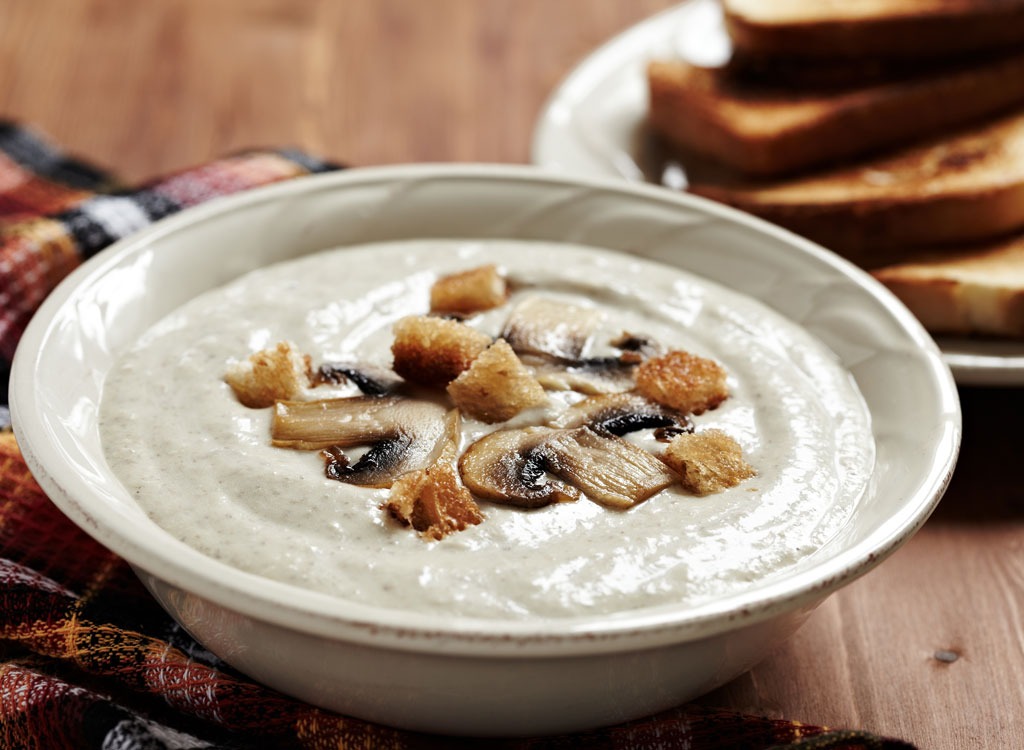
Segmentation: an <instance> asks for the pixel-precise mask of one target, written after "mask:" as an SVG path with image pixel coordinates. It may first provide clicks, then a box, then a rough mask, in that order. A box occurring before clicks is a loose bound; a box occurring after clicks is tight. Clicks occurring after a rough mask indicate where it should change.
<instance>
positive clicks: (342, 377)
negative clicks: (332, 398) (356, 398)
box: [313, 362, 401, 396]
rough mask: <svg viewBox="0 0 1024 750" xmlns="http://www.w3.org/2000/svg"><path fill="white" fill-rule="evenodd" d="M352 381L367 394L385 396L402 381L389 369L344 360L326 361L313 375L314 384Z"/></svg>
mask: <svg viewBox="0 0 1024 750" xmlns="http://www.w3.org/2000/svg"><path fill="white" fill-rule="evenodd" d="M345 383H351V384H352V385H354V386H355V387H356V388H358V389H359V390H360V391H361V392H362V393H364V394H366V395H367V396H384V395H387V394H388V393H391V392H392V391H394V390H395V388H396V387H397V386H398V385H399V384H400V383H401V379H400V378H399V377H398V376H397V375H395V374H394V373H392V372H391V371H389V370H384V369H374V368H370V367H367V366H365V365H363V366H359V365H352V364H346V363H343V362H324V363H323V364H322V365H320V367H319V369H317V371H316V374H315V375H314V376H313V384H314V385H344V384H345Z"/></svg>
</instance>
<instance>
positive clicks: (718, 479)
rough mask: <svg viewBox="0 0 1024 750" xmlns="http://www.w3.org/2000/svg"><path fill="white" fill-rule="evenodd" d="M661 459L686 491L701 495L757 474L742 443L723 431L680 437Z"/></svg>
mask: <svg viewBox="0 0 1024 750" xmlns="http://www.w3.org/2000/svg"><path fill="white" fill-rule="evenodd" d="M661 459H662V460H663V461H664V462H665V463H666V464H668V466H669V468H670V469H672V470H673V471H675V472H676V473H677V474H679V475H680V477H681V478H682V485H683V488H684V489H686V490H687V491H688V492H692V493H693V494H695V495H700V496H704V495H710V494H712V493H715V492H721V491H722V490H724V489H727V488H729V487H735V486H736V485H738V484H739V483H740V482H742V481H743V480H744V479H749V478H750V477H752V476H754V475H755V474H757V472H756V471H755V470H754V468H753V467H752V466H750V464H748V463H747V462H746V461H745V460H744V459H743V450H742V448H740V445H739V443H737V442H736V441H735V440H733V439H732V438H731V437H729V436H728V435H727V434H725V433H724V432H722V431H721V430H705V431H704V432H698V433H683V434H681V435H677V436H676V437H675V438H673V440H672V442H671V443H669V444H668V447H667V448H665V452H664V453H662V455H661Z"/></svg>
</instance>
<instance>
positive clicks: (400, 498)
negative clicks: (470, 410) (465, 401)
mask: <svg viewBox="0 0 1024 750" xmlns="http://www.w3.org/2000/svg"><path fill="white" fill-rule="evenodd" d="M459 421H460V420H459V412H458V411H457V410H455V409H453V410H452V411H451V412H449V414H448V418H447V420H446V430H447V435H446V437H445V439H444V440H442V441H441V443H442V445H441V449H440V452H439V455H438V456H437V458H436V459H435V460H434V462H433V463H432V464H431V465H430V466H428V467H427V468H425V469H419V470H417V471H410V472H409V473H407V474H404V475H402V476H401V477H399V478H398V479H397V480H395V483H394V484H393V485H392V487H391V496H390V497H389V498H388V501H387V502H386V503H384V505H383V506H382V507H383V509H384V510H386V511H387V512H388V513H389V514H390V515H391V517H392V518H394V519H395V520H397V521H398V522H399V523H402V524H404V525H406V526H412V528H414V529H415V530H416V531H418V532H420V534H422V535H423V536H424V537H428V538H432V539H443V538H444V537H445V536H447V535H448V534H450V533H452V532H454V531H462V530H463V529H465V528H466V527H467V526H470V525H475V524H478V523H480V522H481V521H482V520H483V518H484V517H483V514H482V513H480V508H479V506H478V505H477V504H476V501H475V500H474V499H473V496H472V495H470V494H469V490H467V489H466V488H465V487H464V486H463V484H462V483H461V482H460V481H459V473H458V471H457V470H456V468H455V458H456V456H457V455H458V438H459Z"/></svg>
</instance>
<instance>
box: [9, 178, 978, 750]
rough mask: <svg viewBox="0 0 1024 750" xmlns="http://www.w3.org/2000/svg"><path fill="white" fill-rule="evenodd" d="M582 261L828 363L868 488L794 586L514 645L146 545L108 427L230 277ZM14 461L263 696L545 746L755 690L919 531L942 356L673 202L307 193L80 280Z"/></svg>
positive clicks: (18, 379) (53, 324) (187, 231)
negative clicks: (510, 251) (724, 309)
mask: <svg viewBox="0 0 1024 750" xmlns="http://www.w3.org/2000/svg"><path fill="white" fill-rule="evenodd" d="M429 237H444V238H476V239H488V238H514V239H527V240H529V239H537V240H547V241H564V242H573V243H580V244H584V245H592V246H596V247H600V248H608V249H612V250H619V251H623V252H629V253H634V254H636V255H638V256H641V257H645V258H650V259H653V260H657V261H660V262H662V263H667V264H670V265H674V266H677V267H679V268H683V269H685V270H687V271H690V272H693V273H697V274H699V275H702V276H704V277H706V278H708V279H711V280H712V281H716V282H718V283H721V284H724V285H726V286H728V287H731V288H733V289H735V290H737V291H740V292H742V293H745V294H747V295H750V296H753V297H755V298H757V299H759V300H761V301H762V302H764V303H765V304H767V305H768V306H770V307H771V308H774V309H775V310H776V311H777V312H779V313H781V314H782V315H784V316H786V317H787V318H789V319H791V320H793V321H795V322H797V323H800V324H802V325H803V326H804V327H805V328H806V329H807V330H808V331H810V332H811V333H812V334H814V335H815V336H817V337H818V338H820V339H821V340H822V341H823V342H824V343H825V344H826V345H827V346H828V347H830V348H831V349H832V350H833V352H835V353H836V355H837V356H838V357H839V359H840V361H841V362H842V364H843V366H845V367H846V368H847V369H848V370H849V372H850V374H851V377H853V378H854V380H855V381H856V384H857V386H858V387H859V389H860V390H861V392H862V394H863V396H864V398H865V401H866V403H867V405H868V409H869V410H870V415H871V420H872V430H873V433H874V440H875V445H876V451H877V453H876V466H875V471H874V474H873V477H872V480H871V482H870V485H869V487H868V490H867V493H866V494H865V496H864V498H863V499H862V501H861V502H860V503H859V505H858V507H857V509H856V511H855V513H854V516H853V518H852V520H851V521H850V523H849V524H847V526H846V527H845V528H844V529H843V530H842V532H841V533H840V534H839V535H838V536H837V537H836V538H834V539H833V540H832V541H831V542H829V543H828V544H826V545H825V547H823V548H822V549H821V550H819V551H818V552H817V553H815V556H814V564H813V565H807V566H802V567H801V568H800V569H799V570H797V571H794V573H793V574H792V575H787V576H783V577H781V578H777V579H774V580H773V581H771V582H770V583H762V584H754V585H752V586H750V588H749V589H747V590H744V591H742V592H740V593H738V594H735V595H731V596H729V597H723V598H720V599H716V600H713V601H710V602H707V603H705V604H702V605H700V606H696V607H690V608H684V607H681V606H679V605H673V604H672V603H671V602H666V603H665V604H664V605H663V606H659V607H653V608H647V609H640V610H635V611H630V612H625V613H621V614H615V615H608V616H601V617H593V616H591V617H582V616H581V617H570V618H561V619H549V620H526V621H518V622H505V621H502V620H473V619H469V618H453V617H441V616H437V615H415V614H409V613H401V612H396V611H393V610H382V609H374V608H372V607H369V606H366V605H364V604H360V603H359V602H353V601H344V600H341V599H336V598H333V597H330V596H328V595H325V594H318V593H315V592H312V591H306V590H303V589H299V588H296V587H293V586H289V585H286V584H283V583H276V582H273V581H268V580H266V579H263V578H260V577H258V576H255V575H251V574H247V573H243V572H241V571H238V570H236V569H234V568H231V567H228V566H226V565H224V564H222V563H218V562H217V561H214V560H211V559H210V558H207V557H205V556H203V555H201V554H200V553H198V552H196V551H194V550H193V549H191V548H189V547H188V546H186V545H185V544H183V543H181V542H179V541H177V540H176V539H174V538H172V537H171V536H170V535H169V534H167V533H166V532H164V531H163V530H161V529H160V528H158V527H157V526H156V525H155V524H154V523H152V522H151V521H150V520H149V519H148V517H147V516H146V515H145V514H144V513H142V511H141V510H140V509H139V508H138V507H137V505H136V504H135V503H134V501H133V500H132V498H131V497H130V495H129V494H128V493H127V492H126V491H125V490H124V489H123V487H122V486H121V484H120V483H119V482H118V481H117V479H116V478H115V477H114V476H113V475H112V473H111V471H110V469H109V467H108V466H107V464H106V462H105V460H104V457H103V453H102V451H101V448H100V440H99V430H98V425H97V414H98V405H99V399H100V396H101V392H102V389H103V383H104V379H105V377H106V374H107V372H108V371H109V369H110V368H111V366H112V364H113V362H114V361H115V359H116V358H117V357H118V356H119V355H120V354H121V353H122V352H124V351H125V350H126V349H127V348H128V347H129V346H131V344H132V343H133V342H134V341H135V340H136V339H137V338H138V336H139V335H141V334H142V333H143V332H144V331H145V330H146V329H147V328H148V327H149V326H150V325H152V324H153V323H154V322H156V321H157V320H158V319H160V318H161V317H163V316H164V315H166V314H167V313H168V312H170V311H171V310H173V309H174V308H176V307H177V306H179V305H180V304H182V303H183V302H185V301H187V300H189V299H191V298H192V297H194V296H196V295H197V294H199V293H201V292H204V291H206V290H208V289H211V288H213V287H215V286H219V285H221V284H223V283H225V282H227V281H229V280H231V279H233V278H235V277H237V276H238V275H240V274H242V273H244V272H246V271H248V270H251V269H253V268H257V267H260V266H263V265H266V264H268V263H271V262H276V261H279V260H285V259H289V258H293V257H297V256H299V255H304V254H307V253H311V252H316V251H318V250H322V249H325V248H331V247H338V246H347V245H358V244H363V243H366V242H371V241H380V240H401V239H406V238H429ZM11 395H12V410H13V413H14V421H15V429H16V431H17V433H18V438H19V441H20V443H21V445H22V448H23V451H24V453H25V456H26V460H27V461H28V462H29V465H30V466H31V468H32V470H33V472H34V473H35V475H36V477H37V478H38V480H39V482H40V483H41V484H42V486H43V487H44V489H45V490H46V491H47V492H48V493H49V494H50V496H51V497H52V498H53V499H54V501H55V502H56V503H57V504H58V505H59V506H60V507H61V509H62V510H63V511H64V512H65V513H66V514H67V515H68V516H69V517H70V518H72V519H73V520H74V521H75V522H76V523H78V524H79V525H80V526H82V527H83V528H84V529H85V530H86V531H87V532H89V533H90V534H92V535H93V536H94V537H96V538H97V539H98V540H99V541H100V542H102V543H103V544H105V545H106V546H108V547H109V548H111V549H112V550H114V551H115V552H117V553H118V554H120V555H122V556H123V557H125V558H126V559H127V560H128V561H129V562H131V563H132V565H133V566H134V567H135V568H136V570H137V571H138V572H139V575H140V577H141V578H142V580H143V581H144V582H145V584H146V585H147V586H148V587H149V589H150V590H151V591H152V592H153V594H154V595H155V596H156V597H157V599H158V600H159V601H160V602H161V603H162V604H163V605H164V607H165V608H166V609H167V610H168V611H169V612H170V613H171V614H172V615H173V616H174V617H175V618H177V619H178V620H179V621H180V622H181V623H182V624H183V625H184V626H185V627H186V628H188V630H189V631H190V632H191V633H192V634H194V635H195V636H196V637H197V638H198V639H199V640H200V641H201V642H202V643H203V644H204V645H205V646H206V647H208V648H210V649H211V650H212V651H214V652H215V653H217V654H219V655H220V656H222V657H224V658H225V659H226V660H228V661H229V662H230V663H232V664H233V665H235V666H236V667H238V668H239V669H241V670H242V671H244V672H246V673H248V674H250V675H251V676H253V677H254V678H256V679H258V680H261V681H263V682H265V683H267V684H268V685H271V686H272V687H275V688H277V689H279V690H282V691H284V692H286V693H289V694H292V695H295V696H297V697H300V698H303V699H305V700H308V701H310V702H312V703H316V704H318V705H321V706H325V707H327V708H331V709H334V710H337V711H340V712H342V713H346V714H351V715H354V716H358V717H362V718H366V719H370V720H373V721H378V722H382V723H386V724H391V725H394V726H400V727H408V728H413V729H418V730H424V731H434V732H446V733H460V734H473V735H481V734H482V735H504V734H539V733H547V732H560V731H570V730H575V729H581V728H585V727H593V726H598V725H604V724H611V723H615V722H620V721H624V720H627V719H630V718H635V717H637V716H640V715H644V714H647V713H651V712H653V711H657V710H659V709H663V708H666V707H669V706H672V705H676V704H679V703H681V702H683V701H685V700H687V699H689V698H692V697H694V696H695V695H698V694H700V693H701V692H704V691H706V690H709V689H711V688H713V687H715V686H717V685H720V684H722V683H723V682H725V681H727V680H729V679H731V678H732V677H734V676H736V675H737V674H740V673H741V672H743V671H744V670H746V669H748V668H749V667H750V666H752V665H753V664H754V663H756V662H757V661H758V660H759V659H760V658H762V657H763V656H764V655H765V654H767V653H768V652H769V651H770V650H771V648H772V647H774V646H775V645H776V644H778V643H779V642H780V641H781V640H782V639H784V638H785V637H787V636H788V635H789V634H791V633H792V632H793V631H794V630H795V629H796V628H797V627H798V626H799V625H800V623H801V622H802V621H803V620H804V619H805V617H806V616H807V615H808V614H809V613H810V612H811V610H813V608H814V607H815V606H816V605H817V604H818V603H820V602H821V601H822V600H823V599H824V598H825V597H826V596H827V595H828V594H829V593H830V592H832V591H834V590H835V589H837V588H839V587H840V586H842V585H844V584H845V583H847V582H849V581H850V580H852V579H854V578H856V577H857V576H859V575H861V574H863V573H865V572H866V571H867V570H869V569H870V568H871V567H873V566H874V565H875V564H877V563H878V562H880V561H881V560H882V559H884V558H885V557H886V556H887V555H888V554H890V553H891V552H892V551H893V550H895V549H896V548H897V547H898V546H899V545H900V544H902V543H903V542H904V541H906V539H907V538H908V537H909V536H910V535H911V534H912V533H913V532H914V531H915V530H916V529H917V528H918V527H919V526H920V525H921V524H922V523H923V522H924V520H925V519H926V518H927V516H928V514H929V513H930V512H931V510H932V508H933V507H934V505H935V503H936V502H937V501H938V499H939V498H940V497H941V495H942V492H943V490H944V489H945V486H946V483H947V481H948V478H949V475H950V473H951V471H952V468H953V464H954V462H955V457H956V453H957V449H958V446H959V439H960V412H959V404H958V401H957V395H956V390H955V388H954V385H953V381H952V378H951V376H950V373H949V370H948V369H947V368H946V366H945V365H944V364H943V363H942V360H941V357H940V355H939V352H938V349H937V348H936V346H935V345H934V343H933V342H932V341H931V339H930V338H929V337H928V336H927V335H926V334H925V333H924V331H923V330H922V329H921V327H920V326H919V325H918V324H917V323H916V321H915V320H914V319H913V318H912V316H911V315H910V314H909V313H908V312H907V311H906V310H905V309H904V308H903V307H902V306H901V305H900V304H899V303H898V302H897V301H896V300H895V299H894V298H893V297H892V296H890V295H889V294H888V293H887V292H886V291H885V290H884V289H883V288H882V287H881V286H880V285H878V284H876V283H875V282H874V281H873V280H872V279H870V278H869V277H868V276H867V275H865V274H863V273H862V272H860V271H858V270H857V269H855V268H853V267H852V266H850V265H849V264H847V263H846V262H844V261H842V260H839V259H837V258H836V257H834V256H833V255H831V254H829V253H827V252H825V251H823V250H821V249H820V248H818V247H816V246H814V245H812V244H811V243H808V242H804V241H802V240H800V239H798V238H796V237H794V236H793V235H791V234H788V233H786V232H784V231H782V230H779V229H776V228H773V227H771V226H769V225H767V224H765V223H763V222H760V221H757V220H755V219H751V218H749V217H746V216H744V215H742V214H739V213H737V212H735V211H732V210H729V209H725V208H722V207H719V206H716V205H714V204H711V203H708V202H705V201H701V200H698V199H694V198H690V197H687V196H681V195H675V194H672V193H670V192H668V191H665V190H661V189H657V188H650V187H645V186H635V187H634V186H629V185H626V184H620V183H605V182H584V181H579V180H575V179H568V178H562V177H558V176H551V175H545V174H544V173H542V172H539V171H537V170H533V169H529V168H518V167H485V166H449V167H440V166H437V167H435V166H415V167H391V168H381V169H366V170H352V171H349V172H346V173H340V174H333V175H325V176H318V177H311V178H305V179H302V180H296V181H294V182H289V183H284V184H280V185H276V186H272V187H269V188H264V189H261V190H258V191H253V192H252V193H248V194H245V195H240V196H236V197H232V198H228V199H222V200H219V201H215V202H213V203H211V204H208V205H205V206H202V207H200V208H197V209H192V210H190V211H187V212H184V213H182V214H180V215H178V216H176V217H173V218H171V219H168V220H165V221H163V222H161V223H159V224H158V225H156V226H154V227H153V228H151V229H149V230H146V231H144V232H142V233H140V234H138V235H136V236H134V237H132V238H130V239H129V240H127V241H124V242H121V243H119V244H118V245H116V246H114V247H112V248H110V249H109V250H107V251H105V252H104V253H102V254H100V255H99V256H98V257H96V258H94V259H93V260H91V261H90V262H88V263H87V264H85V266H83V267H82V268H81V269H79V270H78V271H76V272H75V273H74V274H73V275H72V276H71V277H70V278H69V279H68V280H67V281H65V282H64V283H63V284H62V285H61V286H60V287H59V288H58V290H57V291H56V292H54V293H53V295H51V297H50V298H49V299H48V300H47V302H46V303H45V304H44V306H43V308H42V309H41V310H40V311H39V313H38V314H37V315H36V317H35V318H34V319H33V321H32V324H31V326H30V327H29V330H28V331H27V332H26V335H25V337H24V338H23V340H22V344H21V347H20V348H19V351H18V354H17V357H16V360H15V365H14V372H13V382H12V394H11Z"/></svg>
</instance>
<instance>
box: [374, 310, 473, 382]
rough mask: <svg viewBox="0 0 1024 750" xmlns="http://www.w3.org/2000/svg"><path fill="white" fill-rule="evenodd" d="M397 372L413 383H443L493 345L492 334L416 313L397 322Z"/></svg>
mask: <svg viewBox="0 0 1024 750" xmlns="http://www.w3.org/2000/svg"><path fill="white" fill-rule="evenodd" d="M394 333H395V339H394V341H393V342H392V344H391V354H392V355H393V356H394V369H395V372H396V373H398V374H399V375H401V376H402V377H403V378H405V379H406V380H408V381H410V382H412V383H419V384H420V385H426V386H431V387H444V386H446V385H448V383H450V382H451V381H453V380H455V378H457V377H458V376H459V373H461V372H462V371H463V370H465V369H466V368H468V367H469V365H470V363H471V362H472V361H473V360H474V359H476V358H477V356H478V355H479V354H480V352H482V351H483V350H484V349H486V348H487V347H488V346H490V345H491V337H490V336H488V335H487V334H485V333H481V332H480V331H478V330H476V329H475V328H470V327H469V326H467V325H466V324H465V323H460V322H458V321H456V320H446V319H444V318H432V317H427V316H413V317H408V318H403V319H402V320H400V321H398V322H397V323H396V324H395V328H394Z"/></svg>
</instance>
